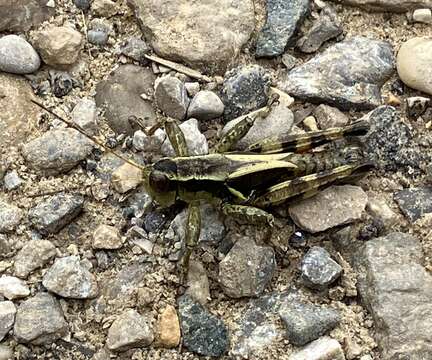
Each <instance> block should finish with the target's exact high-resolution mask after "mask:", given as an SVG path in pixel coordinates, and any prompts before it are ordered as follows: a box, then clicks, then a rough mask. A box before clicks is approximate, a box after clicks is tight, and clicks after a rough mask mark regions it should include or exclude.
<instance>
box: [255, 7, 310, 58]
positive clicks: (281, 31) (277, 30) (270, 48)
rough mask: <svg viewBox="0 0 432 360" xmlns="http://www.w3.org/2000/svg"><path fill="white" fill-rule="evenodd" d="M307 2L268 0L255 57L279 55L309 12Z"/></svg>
mask: <svg viewBox="0 0 432 360" xmlns="http://www.w3.org/2000/svg"><path fill="white" fill-rule="evenodd" d="M309 6H310V4H309V0H294V1H283V0H269V1H267V20H266V24H265V26H264V28H263V29H262V31H261V32H260V33H259V35H258V40H257V49H256V56H257V57H272V56H278V55H281V54H282V53H283V52H284V51H285V47H286V46H287V43H288V42H289V40H290V39H291V38H292V37H293V35H294V34H295V32H296V30H297V28H298V27H299V26H300V24H301V22H302V21H303V18H304V17H305V16H306V14H307V12H308V11H309Z"/></svg>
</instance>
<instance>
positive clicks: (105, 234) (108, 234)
mask: <svg viewBox="0 0 432 360" xmlns="http://www.w3.org/2000/svg"><path fill="white" fill-rule="evenodd" d="M122 246H123V241H122V238H121V235H120V231H118V229H116V228H115V227H114V226H109V225H104V224H102V225H99V226H98V227H97V228H96V230H95V231H94V233H93V248H94V249H109V250H113V249H120V248H121V247H122Z"/></svg>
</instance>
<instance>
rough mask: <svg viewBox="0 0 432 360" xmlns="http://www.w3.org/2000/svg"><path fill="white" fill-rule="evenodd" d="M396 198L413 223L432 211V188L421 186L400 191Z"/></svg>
mask: <svg viewBox="0 0 432 360" xmlns="http://www.w3.org/2000/svg"><path fill="white" fill-rule="evenodd" d="M394 198H395V200H396V202H397V203H398V205H399V207H400V208H401V210H402V212H403V213H404V215H405V216H406V217H407V218H408V220H409V221H410V222H411V223H413V222H415V221H416V220H418V219H420V218H421V217H422V216H423V215H425V214H430V213H432V188H431V187H420V188H409V189H404V190H401V191H398V192H397V193H396V194H395V197H394Z"/></svg>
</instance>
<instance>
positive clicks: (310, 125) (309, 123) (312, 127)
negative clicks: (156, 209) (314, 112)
mask: <svg viewBox="0 0 432 360" xmlns="http://www.w3.org/2000/svg"><path fill="white" fill-rule="evenodd" d="M303 125H304V126H305V128H306V130H308V131H318V130H319V129H318V126H317V123H316V119H315V118H314V117H313V116H307V117H305V119H304V120H303Z"/></svg>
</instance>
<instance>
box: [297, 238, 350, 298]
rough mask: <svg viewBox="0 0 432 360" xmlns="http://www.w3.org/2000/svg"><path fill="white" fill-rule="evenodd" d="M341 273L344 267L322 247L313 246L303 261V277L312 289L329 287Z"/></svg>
mask: <svg viewBox="0 0 432 360" xmlns="http://www.w3.org/2000/svg"><path fill="white" fill-rule="evenodd" d="M341 273H342V267H341V266H340V265H339V264H338V263H337V262H336V261H334V260H333V259H332V258H331V257H330V254H329V253H328V252H327V251H326V250H325V249H324V248H322V247H318V246H314V247H312V248H311V249H310V250H309V251H308V252H307V253H306V255H305V256H304V257H303V259H302V262H301V278H302V280H303V281H304V283H305V285H306V286H308V287H310V288H311V289H316V290H325V289H327V288H328V287H329V286H330V285H331V284H332V283H334V282H335V281H336V280H337V279H338V278H339V276H340V275H341Z"/></svg>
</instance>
